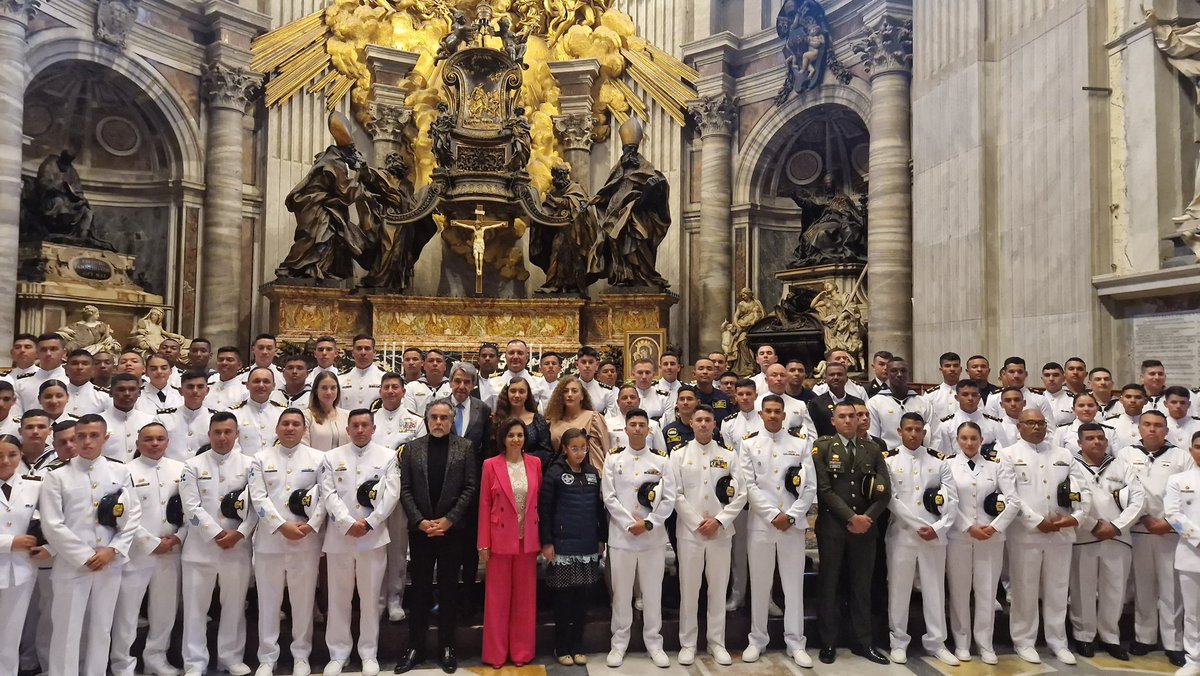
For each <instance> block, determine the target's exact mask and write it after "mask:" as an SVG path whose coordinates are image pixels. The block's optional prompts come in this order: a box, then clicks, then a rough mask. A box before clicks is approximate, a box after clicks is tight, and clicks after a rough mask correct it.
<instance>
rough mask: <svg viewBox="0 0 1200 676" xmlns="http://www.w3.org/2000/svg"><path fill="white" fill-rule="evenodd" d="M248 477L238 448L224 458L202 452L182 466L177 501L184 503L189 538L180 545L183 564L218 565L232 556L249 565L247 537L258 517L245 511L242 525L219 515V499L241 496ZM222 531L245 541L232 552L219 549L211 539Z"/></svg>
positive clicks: (247, 461)
mask: <svg viewBox="0 0 1200 676" xmlns="http://www.w3.org/2000/svg"><path fill="white" fill-rule="evenodd" d="M249 473H250V456H248V455H245V454H244V453H242V452H241V451H240V450H238V448H237V447H234V449H233V450H232V451H230V452H228V453H226V454H225V455H221V454H219V453H217V452H216V451H213V450H208V451H205V452H204V453H201V454H200V455H197V456H195V457H193V458H190V459H189V460H187V461H186V462H185V463H184V469H183V479H182V480H181V481H180V482H179V497H180V498H182V499H183V518H184V522H185V523H186V524H187V527H188V529H189V534H188V535H189V537H188V539H187V540H184V542H183V560H184V562H186V563H201V564H209V565H217V566H219V565H221V562H222V561H226V560H228V559H229V557H230V556H232V555H241V556H243V557H244V559H245V562H246V563H249V561H250V536H251V535H252V534H253V533H254V527H255V526H256V525H257V524H258V514H256V513H255V512H254V510H253V509H249V508H247V509H246V518H244V519H242V520H241V521H239V520H237V519H230V518H227V517H226V516H225V515H224V514H222V513H221V499H222V498H224V497H225V495H227V494H228V493H230V492H232V491H238V492H242V491H244V490H245V489H246V481H247V478H248V476H249ZM223 530H236V531H237V532H239V533H241V534H242V536H243V537H244V539H243V540H242V541H240V542H238V543H237V545H235V546H234V547H233V548H232V549H221V548H220V547H219V546H218V545H217V543H216V542H214V541H213V538H215V537H217V536H218V535H220V533H221V531H223Z"/></svg>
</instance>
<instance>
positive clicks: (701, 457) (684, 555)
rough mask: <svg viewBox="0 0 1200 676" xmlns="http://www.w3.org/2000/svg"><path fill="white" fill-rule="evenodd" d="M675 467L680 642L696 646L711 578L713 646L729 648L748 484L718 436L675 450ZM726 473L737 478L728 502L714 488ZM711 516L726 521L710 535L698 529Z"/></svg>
mask: <svg viewBox="0 0 1200 676" xmlns="http://www.w3.org/2000/svg"><path fill="white" fill-rule="evenodd" d="M670 466H671V474H672V476H673V477H674V478H675V488H676V490H677V491H678V498H677V499H676V500H675V513H676V514H678V515H679V521H678V525H677V526H676V529H675V541H676V543H677V544H678V545H679V552H678V554H679V560H680V561H682V562H683V565H680V566H679V645H680V647H681V648H691V649H693V650H695V648H696V635H697V631H698V630H697V625H698V621H699V617H698V613H699V611H700V583H701V582H702V581H704V580H707V581H708V622H707V635H706V638H707V640H708V646H709V650H712V649H713V647H715V646H721V647H725V602H726V601H727V600H728V599H727V598H726V594H727V587H728V586H729V565H730V562H731V561H732V557H733V533H734V531H735V530H736V528H735V527H734V523H733V522H734V519H736V518H737V516H738V515H739V514H741V512H742V508H743V507H745V506H746V486H745V485H744V484H743V482H741V481H740V480H739V479H740V476H739V475H740V472H738V459H737V454H735V453H734V452H733V451H732V450H730V449H728V448H726V447H725V446H722V445H721V444H720V443H719V442H717V441H715V440H714V441H710V442H708V443H707V444H701V443H700V442H698V441H696V440H695V439H693V440H691V441H689V442H688V443H687V445H686V446H684V447H683V448H681V449H679V450H677V451H675V452H674V453H672V454H671V457H670ZM725 476H732V477H733V478H734V482H733V485H734V486H735V487H736V491H735V494H734V495H733V497H731V498H730V499H729V502H728V503H726V504H721V502H720V501H719V500H718V499H717V495H716V491H715V489H716V486H717V481H719V480H720V479H721V477H725ZM707 519H716V520H717V521H719V522H720V523H721V528H718V529H717V532H716V534H715V535H713V536H712V537H711V538H710V537H705V536H703V535H701V534H700V533H699V532H698V531H697V529H698V528H699V527H700V524H701V523H702V522H703V521H705V520H707Z"/></svg>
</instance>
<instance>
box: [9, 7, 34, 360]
mask: <svg viewBox="0 0 1200 676" xmlns="http://www.w3.org/2000/svg"><path fill="white" fill-rule="evenodd" d="M37 6H38V1H37V0H0V63H3V64H4V67H3V68H0V249H2V250H3V251H4V253H3V255H2V256H0V341H3V344H4V345H8V343H9V342H10V339H11V338H12V335H13V334H14V333H15V332H16V329H17V242H18V241H19V239H20V227H19V226H20V223H19V221H20V217H21V152H22V147H23V146H24V136H23V135H22V133H21V128H22V125H23V118H24V113H25V73H26V66H25V29H26V28H27V27H28V26H29V21H30V19H32V18H33V15H34V12H35V11H36V10H37ZM4 359H5V361H6V362H7V356H5V357H4Z"/></svg>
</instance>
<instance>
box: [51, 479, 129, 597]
mask: <svg viewBox="0 0 1200 676" xmlns="http://www.w3.org/2000/svg"><path fill="white" fill-rule="evenodd" d="M115 491H120V493H121V496H120V499H119V502H120V504H121V505H122V507H123V514H122V515H121V517H120V518H119V519H118V520H117V525H118V527H117V528H109V527H108V526H101V525H100V521H99V519H98V515H97V509H98V508H99V506H100V499H101V498H103V497H104V496H106V495H109V494H111V493H113V492H115ZM132 491H133V481H132V479H131V478H130V475H129V468H128V467H126V466H125V465H124V464H122V463H119V462H114V461H112V460H109V459H108V458H106V457H104V456H101V457H99V458H96V459H95V460H88V459H86V458H83V457H75V458H72V459H71V460H70V461H69V462H67V463H65V464H63V465H61V466H59V467H56V468H55V469H53V470H51V471H50V472H47V473H46V478H45V479H43V480H42V492H41V496H40V497H39V499H38V511H39V512H41V519H42V533H43V534H44V535H45V536H46V541H47V542H48V543H49V545H50V547H51V549H53V550H54V566H53V569H52V570H51V572H50V577H51V579H62V580H66V579H71V578H75V577H80V576H83V575H89V574H90V573H91V571H90V570H88V569H87V568H85V567H84V565H83V564H84V563H85V562H86V561H87V560H88V559H90V558H92V555H93V554H95V553H96V550H97V549H98V548H101V547H112V548H113V550H115V551H116V553H117V558H116V559H115V560H114V561H113V563H111V564H109V565H110V566H112V565H116V566H120V565H123V564H124V563H126V562H127V561H128V560H129V550H130V547H131V546H132V545H133V539H134V534H135V533H136V532H137V529H138V527H139V526H140V523H141V514H142V510H141V504H140V501H139V500H137V499H136V498H135V497H134V495H133V492H132Z"/></svg>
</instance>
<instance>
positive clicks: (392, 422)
mask: <svg viewBox="0 0 1200 676" xmlns="http://www.w3.org/2000/svg"><path fill="white" fill-rule="evenodd" d="M374 410H375V436H374V437H372V439H371V440H372V441H374V442H375V443H377V444H379V445H380V446H383V447H385V448H387V449H388V450H390V451H395V450H396V449H397V448H400V444H406V443H408V442H410V441H412V440H413V439H416V438H417V437H423V436H425V419H424V418H423V417H421V416H419V415H417V414H415V413H413V412H411V411H409V410H408V409H406V408H404V404H401V405H400V406H397V407H396V410H395V411H389V410H387V409H386V408H383V406H378V407H377V408H375V409H374Z"/></svg>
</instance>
